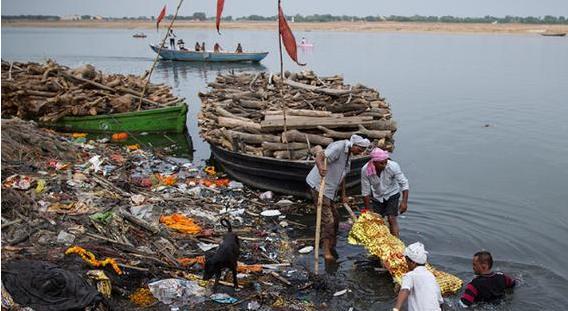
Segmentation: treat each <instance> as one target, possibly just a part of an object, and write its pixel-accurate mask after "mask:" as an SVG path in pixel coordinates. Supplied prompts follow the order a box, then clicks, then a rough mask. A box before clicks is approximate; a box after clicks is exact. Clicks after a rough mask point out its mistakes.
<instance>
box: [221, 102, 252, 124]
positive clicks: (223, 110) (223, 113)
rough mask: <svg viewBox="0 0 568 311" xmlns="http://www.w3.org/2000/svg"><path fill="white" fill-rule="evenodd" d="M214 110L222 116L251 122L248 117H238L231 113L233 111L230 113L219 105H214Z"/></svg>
mask: <svg viewBox="0 0 568 311" xmlns="http://www.w3.org/2000/svg"><path fill="white" fill-rule="evenodd" d="M215 112H217V113H218V114H219V115H220V116H223V117H227V118H232V119H237V120H241V121H243V122H252V121H251V120H250V119H247V118H243V117H239V116H237V115H235V114H233V113H231V112H229V111H227V110H225V109H223V108H222V107H220V106H216V107H215Z"/></svg>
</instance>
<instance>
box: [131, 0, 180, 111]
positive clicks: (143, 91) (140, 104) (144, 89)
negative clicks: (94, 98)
mask: <svg viewBox="0 0 568 311" xmlns="http://www.w3.org/2000/svg"><path fill="white" fill-rule="evenodd" d="M182 3H183V0H179V3H178V5H177V8H176V11H175V13H174V17H173V18H172V21H171V22H170V25H169V26H168V31H166V35H165V36H164V38H163V39H162V42H161V43H160V46H159V47H158V52H157V53H156V58H154V62H153V63H152V67H150V72H149V73H148V80H146V83H145V84H144V88H143V89H142V96H141V98H140V102H139V103H138V110H140V108H141V107H142V99H143V98H144V96H145V95H146V88H147V87H148V84H149V83H150V78H151V77H152V72H154V67H156V63H158V59H160V52H161V51H162V47H164V44H166V39H167V38H168V35H169V33H170V30H171V29H172V27H173V26H174V21H175V20H176V17H177V15H178V12H179V8H180V7H181V4H182Z"/></svg>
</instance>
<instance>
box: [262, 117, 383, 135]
mask: <svg viewBox="0 0 568 311" xmlns="http://www.w3.org/2000/svg"><path fill="white" fill-rule="evenodd" d="M371 120H373V117H347V118H331V117H330V118H314V117H303V118H299V119H296V118H294V119H291V120H286V121H287V122H286V125H287V128H289V129H315V128H317V127H318V126H325V127H328V128H345V127H357V126H358V125H359V124H361V123H363V122H365V121H371ZM260 126H261V129H262V131H263V132H267V131H277V130H282V129H283V128H284V119H283V118H282V119H280V120H265V121H262V122H261V123H260Z"/></svg>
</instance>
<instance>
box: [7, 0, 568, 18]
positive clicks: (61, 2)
mask: <svg viewBox="0 0 568 311" xmlns="http://www.w3.org/2000/svg"><path fill="white" fill-rule="evenodd" d="M177 3H178V1H177V0H2V2H1V6H2V15H21V14H23V15H28V14H29V15H59V16H64V15H74V14H79V15H101V16H110V17H123V16H128V17H137V16H152V15H158V13H159V11H160V9H161V8H162V6H163V5H164V4H166V5H167V7H168V9H167V10H168V14H170V13H173V10H174V9H175V7H176V6H177ZM215 3H216V1H215V0H184V3H183V5H182V7H181V9H180V13H179V14H180V15H192V14H193V13H194V12H205V13H206V14H207V16H213V15H214V14H215ZM276 5H277V0H225V10H224V16H229V15H231V16H233V17H239V16H248V15H252V14H256V15H263V16H269V15H276ZM282 7H283V9H284V13H285V14H286V15H295V14H302V15H310V14H326V13H329V14H332V15H355V16H367V15H373V16H376V15H382V16H388V15H403V16H411V15H415V14H417V15H435V16H443V15H452V16H459V17H466V16H470V17H479V16H485V15H492V16H496V17H502V16H505V15H512V16H544V15H552V16H566V17H568V0H351V1H345V0H282Z"/></svg>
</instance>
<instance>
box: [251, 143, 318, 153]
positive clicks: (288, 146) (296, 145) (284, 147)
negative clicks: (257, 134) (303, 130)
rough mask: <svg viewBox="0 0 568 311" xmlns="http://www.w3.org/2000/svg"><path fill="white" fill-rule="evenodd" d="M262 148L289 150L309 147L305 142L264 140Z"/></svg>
mask: <svg viewBox="0 0 568 311" xmlns="http://www.w3.org/2000/svg"><path fill="white" fill-rule="evenodd" d="M262 148H264V149H265V150H272V151H276V150H288V149H290V150H298V149H307V148H308V144H305V143H297V142H293V143H287V144H282V143H269V142H263V143H262Z"/></svg>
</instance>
